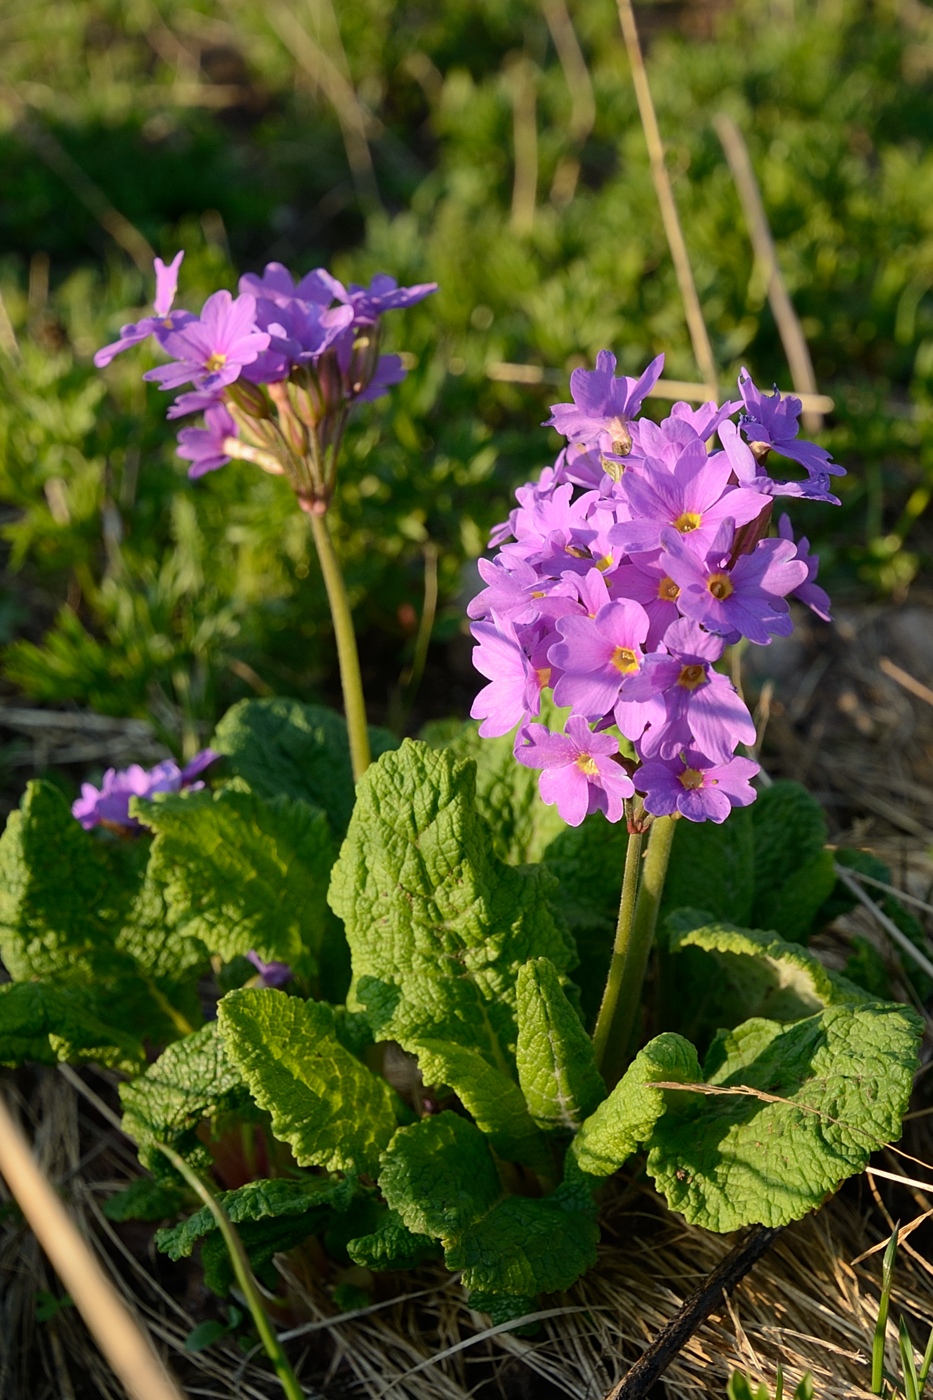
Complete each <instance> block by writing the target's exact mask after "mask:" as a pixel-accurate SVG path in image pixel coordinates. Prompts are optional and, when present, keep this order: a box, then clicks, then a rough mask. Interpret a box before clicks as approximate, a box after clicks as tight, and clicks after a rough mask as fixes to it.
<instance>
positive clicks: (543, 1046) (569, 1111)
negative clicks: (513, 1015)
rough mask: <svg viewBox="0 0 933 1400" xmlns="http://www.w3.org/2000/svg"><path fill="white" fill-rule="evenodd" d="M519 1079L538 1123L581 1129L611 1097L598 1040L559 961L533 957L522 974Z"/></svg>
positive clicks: (553, 1126) (519, 1008)
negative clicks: (570, 994) (574, 1002)
mask: <svg viewBox="0 0 933 1400" xmlns="http://www.w3.org/2000/svg"><path fill="white" fill-rule="evenodd" d="M516 990H517V1011H518V1045H517V1048H516V1056H515V1058H516V1062H517V1066H518V1081H519V1084H520V1085H521V1088H522V1093H523V1094H524V1096H525V1102H526V1103H527V1105H528V1111H529V1113H530V1114H531V1117H532V1118H533V1119H534V1121H535V1122H536V1123H537V1125H538V1127H539V1128H547V1129H555V1128H556V1129H565V1130H567V1131H576V1129H577V1128H579V1127H580V1124H581V1123H582V1122H583V1120H584V1118H587V1117H589V1115H590V1114H591V1113H592V1112H593V1111H594V1109H595V1108H596V1106H597V1104H599V1103H601V1101H602V1100H603V1099H604V1098H605V1097H606V1086H605V1084H604V1083H603V1080H602V1076H601V1074H600V1073H599V1070H598V1069H597V1068H596V1060H595V1058H594V1055H593V1045H592V1042H591V1041H590V1038H589V1036H588V1035H587V1033H586V1031H585V1030H584V1029H583V1025H582V1024H581V1021H580V1017H579V1016H578V1015H577V1013H576V1011H575V1010H574V1009H573V1007H572V1006H571V1004H570V1002H569V1001H568V1000H567V997H566V995H565V993H564V989H563V987H562V986H561V980H560V977H559V976H558V974H557V970H556V968H555V967H554V964H553V963H552V962H550V961H549V960H548V959H547V958H533V959H532V960H531V961H530V962H527V963H526V964H525V966H524V967H523V968H522V969H521V970H520V972H519V974H518V982H517V988H516Z"/></svg>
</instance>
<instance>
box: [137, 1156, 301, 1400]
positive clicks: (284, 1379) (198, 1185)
mask: <svg viewBox="0 0 933 1400" xmlns="http://www.w3.org/2000/svg"><path fill="white" fill-rule="evenodd" d="M157 1146H158V1148H159V1150H160V1152H163V1153H164V1154H165V1156H166V1157H167V1158H168V1160H169V1161H170V1162H171V1164H172V1166H173V1167H174V1168H175V1170H176V1171H177V1172H180V1173H181V1175H182V1176H183V1177H184V1178H185V1181H187V1183H188V1185H189V1186H190V1187H191V1189H192V1191H194V1192H195V1193H196V1195H198V1196H199V1197H200V1198H201V1200H202V1201H203V1202H204V1204H205V1205H206V1206H207V1208H208V1210H209V1211H210V1213H211V1215H212V1216H213V1217H214V1219H215V1220H216V1221H217V1228H218V1230H219V1231H220V1233H221V1235H222V1236H223V1240H224V1244H225V1245H226V1246H227V1251H228V1253H229V1255H230V1262H231V1264H232V1265H233V1272H234V1274H235V1275H236V1281H237V1283H238V1284H239V1285H240V1290H241V1292H242V1294H243V1297H244V1298H245V1299H246V1304H247V1307H248V1308H249V1310H250V1312H251V1314H252V1317H253V1322H254V1323H255V1324H256V1331H257V1332H258V1333H259V1338H260V1341H261V1342H262V1345H263V1347H264V1348H265V1352H266V1355H267V1356H268V1358H269V1360H270V1361H271V1362H272V1365H273V1366H274V1368H275V1374H276V1375H277V1376H278V1378H279V1380H280V1382H281V1385H282V1389H283V1390H284V1392H285V1394H286V1395H287V1396H288V1400H306V1397H305V1392H304V1390H303V1389H302V1387H301V1386H300V1384H299V1383H298V1377H297V1376H296V1375H295V1372H294V1371H293V1370H292V1368H291V1363H290V1362H289V1359H288V1357H287V1356H286V1355H285V1352H284V1350H283V1348H282V1343H281V1342H280V1341H279V1339H278V1336H277V1335H276V1331H275V1328H274V1327H273V1326H272V1323H271V1322H270V1321H269V1317H268V1314H267V1312H266V1309H265V1307H264V1306H263V1301H262V1295H261V1293H260V1292H259V1289H258V1287H257V1285H256V1280H255V1279H254V1278H253V1271H252V1269H251V1268H250V1265H249V1259H248V1258H247V1254H246V1250H245V1249H244V1248H243V1241H242V1240H241V1239H240V1237H239V1235H238V1234H237V1232H236V1230H235V1229H234V1228H233V1225H232V1223H231V1221H230V1218H229V1216H228V1215H227V1212H226V1211H225V1210H224V1208H223V1206H222V1205H221V1204H220V1202H219V1201H218V1200H217V1197H216V1196H215V1195H214V1193H213V1192H212V1191H211V1190H210V1189H209V1188H208V1187H207V1186H206V1185H205V1184H204V1182H203V1181H202V1180H201V1178H200V1177H199V1176H198V1174H197V1172H195V1171H192V1169H191V1167H189V1165H188V1163H187V1162H186V1161H185V1159H184V1157H181V1156H179V1154H178V1153H177V1152H176V1151H175V1150H174V1148H171V1147H168V1146H167V1145H166V1144H165V1143H164V1142H160V1143H158V1144H157Z"/></svg>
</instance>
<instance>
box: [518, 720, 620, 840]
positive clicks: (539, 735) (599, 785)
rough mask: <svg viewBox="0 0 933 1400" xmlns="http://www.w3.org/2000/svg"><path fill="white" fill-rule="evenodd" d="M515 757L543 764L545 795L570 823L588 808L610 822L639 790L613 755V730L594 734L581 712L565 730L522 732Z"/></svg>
mask: <svg viewBox="0 0 933 1400" xmlns="http://www.w3.org/2000/svg"><path fill="white" fill-rule="evenodd" d="M519 739H520V741H524V742H519V744H518V745H517V746H516V749H515V757H516V758H517V759H518V761H519V763H522V764H524V766H525V767H526V768H540V769H541V770H542V772H541V776H540V778H539V779H538V790H539V792H540V793H541V799H542V801H543V802H546V803H547V804H548V805H549V806H552V807H553V806H554V805H555V804H556V806H557V810H558V812H559V813H560V815H561V816H562V817H563V819H564V821H565V822H566V823H567V825H568V826H579V825H580V823H581V822H582V821H583V818H584V817H586V816H588V815H589V813H590V812H605V814H606V816H607V817H608V818H609V820H610V821H611V822H617V821H618V820H619V819H620V817H621V816H622V810H623V802H624V801H625V799H626V798H629V797H631V796H632V795H633V794H634V792H635V787H634V784H633V783H632V780H631V778H630V777H629V775H628V774H627V773H626V771H625V769H624V768H622V767H621V766H620V764H618V763H616V762H615V760H614V759H613V757H612V755H613V754H616V753H618V751H619V745H618V744H617V743H616V741H615V739H613V737H612V735H611V734H594V733H592V731H591V730H590V727H589V725H588V724H587V723H586V720H584V719H582V718H581V716H580V715H571V716H570V718H569V719H568V721H567V732H566V733H565V734H552V733H551V731H550V730H549V729H547V728H546V727H545V725H543V724H529V725H528V726H527V727H526V728H525V729H523V730H522V731H521V734H520V736H519Z"/></svg>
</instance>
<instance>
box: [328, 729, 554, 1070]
mask: <svg viewBox="0 0 933 1400" xmlns="http://www.w3.org/2000/svg"><path fill="white" fill-rule="evenodd" d="M475 772H476V770H475V765H474V764H473V763H472V762H471V761H469V760H458V759H457V758H455V757H454V755H452V754H450V753H446V752H434V751H432V750H431V749H429V748H428V747H427V745H425V744H420V743H415V742H413V741H412V740H410V739H406V740H405V742H404V743H403V745H402V747H401V748H400V749H399V750H398V751H397V752H396V753H389V754H384V755H383V757H382V758H381V759H380V760H379V761H378V763H375V764H373V765H372V767H370V768H369V769H368V771H367V772H366V773H365V774H364V776H363V778H362V779H361V781H360V783H359V785H358V788H357V804H356V808H355V810H354V813H353V818H352V820H351V822H350V829H349V832H348V834H347V839H346V841H345V842H344V844H343V847H342V849H341V852H340V858H339V860H338V861H337V864H336V865H335V867H334V873H333V879H332V883H331V890H330V901H331V906H332V908H333V909H334V910H335V912H336V913H337V914H338V915H339V916H340V917H341V918H342V919H343V920H344V923H345V925H346V929H347V938H348V940H349V943H350V949H351V953H352V956H353V973H354V986H353V993H352V997H353V999H354V1001H355V1005H357V1006H360V1007H363V1008H364V1009H365V1010H366V1012H367V1014H368V1016H369V1018H370V1020H371V1022H372V1024H373V1028H374V1031H375V1033H376V1034H377V1036H379V1037H381V1038H383V1039H396V1040H399V1041H401V1042H402V1043H404V1042H405V1041H407V1040H410V1039H423V1038H425V1037H427V1038H429V1039H440V1040H446V1041H452V1042H454V1043H456V1044H458V1045H464V1046H466V1047H468V1048H470V1049H476V1050H479V1052H480V1053H481V1054H482V1055H483V1057H484V1058H485V1059H486V1060H487V1061H488V1063H490V1064H492V1065H494V1066H496V1067H497V1068H500V1069H502V1070H503V1071H506V1072H507V1071H508V1069H509V1067H510V1062H511V1056H512V1053H513V1049H514V1044H515V1035H516V1027H515V1010H514V1006H515V979H516V976H517V975H518V969H519V967H521V965H522V964H523V963H524V962H527V960H528V959H529V958H530V957H536V956H547V957H550V958H551V960H552V961H553V962H554V964H555V966H556V967H557V969H558V971H559V972H561V973H563V972H566V971H567V970H568V968H569V967H570V966H571V964H572V961H573V956H574V954H573V948H572V946H571V941H570V938H569V937H568V935H567V933H566V931H565V930H564V928H563V927H562V926H561V925H560V924H559V923H558V921H557V919H556V918H555V915H554V913H553V912H552V909H551V906H550V903H549V900H550V899H551V898H552V897H553V895H554V892H555V890H556V882H555V881H554V879H553V877H552V876H550V875H549V874H547V872H546V871H544V870H543V869H542V868H541V867H540V866H523V867H518V868H516V867H513V866H509V865H505V864H504V863H503V862H502V861H500V860H499V859H498V857H497V856H496V855H495V853H494V851H493V843H492V837H491V834H490V831H489V828H488V826H487V825H486V823H485V822H484V821H483V820H482V818H481V817H480V816H479V815H478V813H477V811H476V801H475V794H476V783H475Z"/></svg>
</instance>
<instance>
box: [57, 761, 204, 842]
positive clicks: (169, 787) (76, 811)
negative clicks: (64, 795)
mask: <svg viewBox="0 0 933 1400" xmlns="http://www.w3.org/2000/svg"><path fill="white" fill-rule="evenodd" d="M219 757H220V755H219V754H216V753H215V752H214V750H213V749H202V750H201V752H200V753H198V754H195V756H194V758H193V759H192V760H191V762H190V763H186V764H185V766H184V768H179V766H178V764H177V763H176V762H175V761H174V760H173V759H171V758H167V759H166V760H165V762H164V763H157V764H156V766H155V767H154V768H141V767H140V766H139V764H138V763H133V764H131V765H130V767H129V768H121V769H119V770H117V769H116V768H108V769H107V771H106V773H105V774H104V781H103V782H102V783H101V785H100V787H99V788H96V787H94V785H93V783H82V784H81V796H80V797H78V798H76V799H75V801H74V802H73V803H72V804H71V814H72V816H74V817H77V819H78V821H79V822H80V823H81V825H82V826H83V827H84V829H85V831H90V830H91V828H92V827H95V826H107V827H110V828H111V829H112V830H113V829H115V830H117V831H124V832H125V831H139V829H140V825H139V822H138V821H137V820H136V818H135V817H131V816H130V798H131V797H152V796H154V795H155V793H157V792H180V791H181V789H182V788H190V789H191V790H192V791H196V790H197V789H198V788H202V787H203V786H204V784H203V783H200V782H196V781H195V780H196V779H197V778H198V777H199V776H200V775H201V773H203V772H204V770H205V768H208V767H210V765H211V764H212V763H215V762H216V761H217V759H218V758H219Z"/></svg>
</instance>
